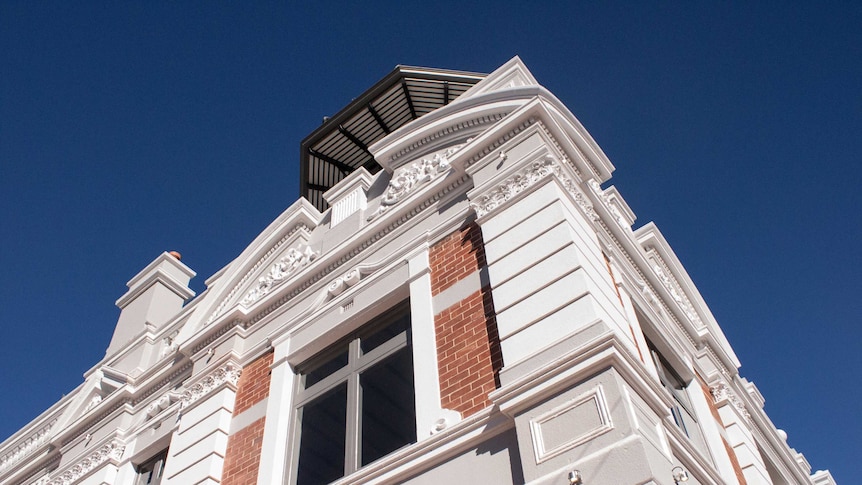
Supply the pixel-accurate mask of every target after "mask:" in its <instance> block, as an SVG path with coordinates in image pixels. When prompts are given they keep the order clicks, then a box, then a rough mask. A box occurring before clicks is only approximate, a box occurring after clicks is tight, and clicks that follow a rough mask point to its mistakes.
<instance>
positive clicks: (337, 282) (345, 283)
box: [326, 269, 362, 298]
mask: <svg viewBox="0 0 862 485" xmlns="http://www.w3.org/2000/svg"><path fill="white" fill-rule="evenodd" d="M360 279H362V273H361V272H360V271H359V269H352V270H350V271H348V272H347V273H345V274H344V275H343V276H339V277H338V278H335V279H334V280H333V281H332V283H330V284H329V286H328V287H327V288H326V291H327V293H328V295H329V297H330V298H334V297H336V296H338V295H340V294H341V293H342V292H343V291H344V290H346V289H347V288H350V287H351V286H353V285H355V284H356V283H359V280H360Z"/></svg>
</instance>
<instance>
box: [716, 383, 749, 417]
mask: <svg viewBox="0 0 862 485" xmlns="http://www.w3.org/2000/svg"><path fill="white" fill-rule="evenodd" d="M709 393H710V394H712V399H713V400H714V401H715V403H716V404H718V403H720V402H722V401H728V402H730V403H731V404H733V407H735V408H736V409H737V411H739V414H741V415H742V416H743V417H744V418H745V419H746V420H747V421H751V414H749V413H748V410H747V409H745V403H743V402H742V400H741V399H739V396H737V395H736V393H735V392H733V390H732V389H730V387H728V385H727V384H725V383H724V382H719V383H718V384H716V385H714V386H711V387H710V388H709Z"/></svg>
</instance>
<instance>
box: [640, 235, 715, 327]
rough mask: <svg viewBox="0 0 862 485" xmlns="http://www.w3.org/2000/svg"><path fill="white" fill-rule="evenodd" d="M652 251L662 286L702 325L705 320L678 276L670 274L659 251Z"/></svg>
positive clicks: (694, 321) (691, 318)
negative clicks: (677, 279)
mask: <svg viewBox="0 0 862 485" xmlns="http://www.w3.org/2000/svg"><path fill="white" fill-rule="evenodd" d="M651 253H652V254H650V256H649V259H651V260H652V262H653V264H652V270H653V271H654V272H655V274H656V276H658V279H659V281H661V284H662V286H664V287H665V289H666V290H667V291H668V293H670V296H671V298H673V300H674V301H675V302H676V303H677V305H679V307H680V308H681V309H682V311H683V313H685V316H686V317H688V319H689V320H690V321H691V322H692V323H694V324H695V325H696V326H698V327H700V326H702V325H703V321H702V320H701V319H700V315H698V314H697V311H695V309H694V306H693V305H692V304H691V301H690V300H689V299H688V296H686V295H685V293H684V292H683V291H682V289H681V288H680V286H679V283H678V282H677V281H676V278H674V277H673V275H671V274H670V270H668V269H667V266H666V265H665V264H664V260H663V259H662V258H661V256H659V255H658V253H657V252H655V251H651Z"/></svg>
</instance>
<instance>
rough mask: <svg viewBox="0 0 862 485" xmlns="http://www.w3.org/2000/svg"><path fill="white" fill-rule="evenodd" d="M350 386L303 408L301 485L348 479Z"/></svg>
mask: <svg viewBox="0 0 862 485" xmlns="http://www.w3.org/2000/svg"><path fill="white" fill-rule="evenodd" d="M346 415H347V385H346V384H342V385H340V386H338V387H336V388H335V390H334V391H333V392H330V393H328V394H326V395H324V396H322V397H319V398H317V399H315V400H314V401H312V402H310V403H308V404H306V405H305V406H303V408H302V434H301V435H300V441H299V469H298V472H297V478H296V483H297V485H306V484H307V485H312V484H321V483H329V482H332V481H335V480H338V479H339V478H341V477H342V476H344V445H345V442H346V436H347V434H346V433H347V432H346V430H347V419H346Z"/></svg>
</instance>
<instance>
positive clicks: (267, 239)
mask: <svg viewBox="0 0 862 485" xmlns="http://www.w3.org/2000/svg"><path fill="white" fill-rule="evenodd" d="M321 217H322V216H321V214H320V212H318V211H317V209H316V208H314V207H313V206H312V205H311V204H310V203H309V202H308V201H307V200H306V199H304V198H302V199H299V200H298V201H297V202H296V203H294V204H293V205H292V206H290V207H289V208H288V209H287V210H285V211H284V212H283V213H282V214H281V215H280V216H279V217H278V218H277V219H276V220H275V221H273V222H272V224H270V225H269V227H267V228H266V229H265V230H264V231H263V232H262V233H261V234H260V235H259V236H258V237H257V238H255V240H254V241H253V242H252V243H251V244H250V245H249V246H248V247H247V248H246V249H245V250H244V251H243V252H242V253H241V254H240V255H239V257H237V258H236V259H235V260H234V261H233V262H231V263H230V264H229V265H228V267H227V268H225V269H224V270H223V271H222V272H220V273H221V274H220V275H218V277H217V278H216V279H215V280H214V281H211V283H212V286H210V287H209V288H207V292H206V294H204V295H202V298H203V301H201V303H200V304H199V305H198V307H197V308H196V309H195V311H194V313H193V314H192V316H191V317H190V318H189V321H188V322H187V323H186V324H185V326H184V327H183V329H182V330H181V332H180V335H179V336H178V337H177V341H178V342H179V344H180V346H182V345H183V344H184V343H186V342H188V341H189V340H190V339H193V338H194V336H195V334H196V333H197V332H198V331H200V330H201V329H202V328H204V327H207V326H208V325H210V324H212V323H214V322H216V321H217V320H219V319H220V318H223V317H224V315H226V314H230V313H233V312H235V310H236V309H240V310H241V311H243V312H245V311H247V310H248V309H249V308H251V307H253V306H254V305H255V304H256V303H258V302H259V301H260V300H261V299H263V298H264V297H265V296H266V295H268V294H270V293H271V292H272V291H274V290H275V289H277V288H278V287H280V286H281V285H283V284H286V283H288V282H289V281H291V280H292V279H293V278H294V277H296V276H297V275H299V274H300V273H302V269H303V268H305V267H306V266H307V265H308V263H310V262H311V261H313V260H314V259H315V258H316V256H317V254H318V253H317V251H316V250H315V249H314V248H313V247H311V246H310V245H309V241H310V237H311V232H312V231H313V230H314V228H315V227H317V224H318V222H319V221H320V220H321Z"/></svg>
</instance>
